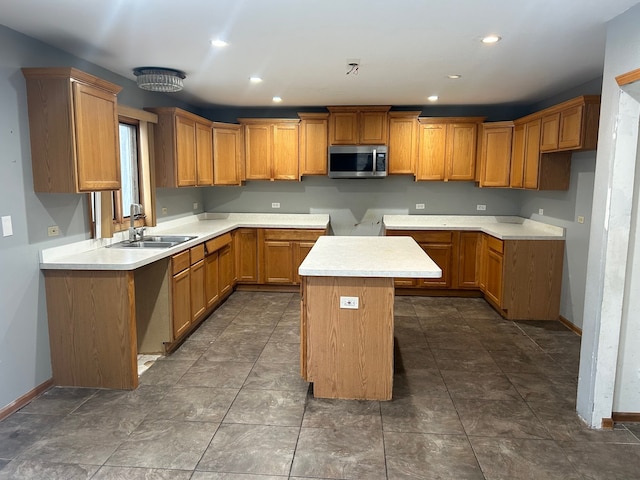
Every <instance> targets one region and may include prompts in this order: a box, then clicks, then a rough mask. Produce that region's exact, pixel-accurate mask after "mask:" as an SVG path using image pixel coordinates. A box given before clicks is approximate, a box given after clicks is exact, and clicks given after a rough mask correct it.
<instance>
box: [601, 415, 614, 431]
mask: <svg viewBox="0 0 640 480" xmlns="http://www.w3.org/2000/svg"><path fill="white" fill-rule="evenodd" d="M600 425H601V427H602V429H603V430H613V418H603V419H602V423H601V424H600Z"/></svg>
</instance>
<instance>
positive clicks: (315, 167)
mask: <svg viewBox="0 0 640 480" xmlns="http://www.w3.org/2000/svg"><path fill="white" fill-rule="evenodd" d="M299 116H300V118H301V119H302V121H301V122H300V137H299V138H300V176H302V175H326V174H327V163H328V153H327V152H328V148H327V147H328V144H327V142H328V138H327V136H328V130H329V122H328V115H327V114H303V113H300V114H299Z"/></svg>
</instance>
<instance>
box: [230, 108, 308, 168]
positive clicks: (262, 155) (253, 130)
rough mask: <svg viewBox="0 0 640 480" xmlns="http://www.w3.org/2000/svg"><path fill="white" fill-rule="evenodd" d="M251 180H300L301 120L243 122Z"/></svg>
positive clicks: (246, 119) (243, 120)
mask: <svg viewBox="0 0 640 480" xmlns="http://www.w3.org/2000/svg"><path fill="white" fill-rule="evenodd" d="M239 120H240V123H241V124H242V125H243V126H244V140H245V176H246V179H247V180H299V176H298V163H299V157H300V155H299V150H298V136H299V128H300V125H299V124H300V120H283V119H258V118H244V119H243V118H241V119H239Z"/></svg>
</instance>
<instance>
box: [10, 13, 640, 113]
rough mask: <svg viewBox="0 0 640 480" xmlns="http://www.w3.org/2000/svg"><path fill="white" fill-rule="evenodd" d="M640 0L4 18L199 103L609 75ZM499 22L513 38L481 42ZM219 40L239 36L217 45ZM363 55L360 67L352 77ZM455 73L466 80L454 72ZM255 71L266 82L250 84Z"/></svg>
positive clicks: (332, 98)
mask: <svg viewBox="0 0 640 480" xmlns="http://www.w3.org/2000/svg"><path fill="white" fill-rule="evenodd" d="M637 3H640V2H639V0H482V1H481V0H171V1H170V0H102V1H100V0H4V1H2V2H0V23H1V24H4V25H6V26H7V27H9V28H11V29H14V30H17V31H19V32H22V33H24V34H26V35H29V36H31V37H34V38H37V39H39V40H42V41H44V42H46V43H49V44H51V45H54V46H56V47H59V48H61V49H63V50H66V51H68V52H70V53H72V54H74V55H76V56H78V57H81V58H83V59H86V60H88V61H90V62H92V63H95V64H97V65H100V66H102V67H105V68H107V69H108V70H111V71H113V72H115V73H118V74H120V75H123V76H125V77H127V78H131V79H134V78H135V77H134V75H133V72H132V70H133V68H134V67H139V66H147V65H153V66H164V67H171V68H177V69H180V70H183V71H184V72H186V74H187V78H186V80H185V91H184V92H182V93H181V94H178V95H180V96H181V98H183V99H188V100H191V101H193V102H197V103H201V104H205V105H207V104H224V105H238V106H249V105H250V106H268V105H272V97H273V96H275V95H278V96H281V97H282V99H283V102H282V104H281V105H282V106H286V105H291V106H314V105H349V104H352V105H366V104H376V105H397V106H399V105H424V104H426V103H428V101H427V97H428V96H429V95H432V94H436V95H439V97H440V98H439V100H438V103H439V104H441V105H463V104H466V105H472V104H484V105H488V104H502V103H533V102H536V101H540V100H543V99H545V98H548V97H550V96H552V95H554V94H557V93H560V92H562V91H563V90H566V89H568V88H571V87H575V86H578V85H580V84H582V83H584V82H587V81H589V80H593V79H594V78H597V77H599V76H600V75H601V74H602V67H603V61H604V48H605V32H606V23H607V22H608V21H609V20H611V19H612V18H614V17H616V16H617V15H619V14H621V13H623V12H624V11H626V10H627V9H628V8H630V7H632V6H633V5H635V4H637ZM489 33H496V34H498V35H500V36H501V37H502V41H501V42H499V43H497V44H495V45H490V46H488V45H484V44H482V43H481V42H480V38H481V37H483V36H484V35H486V34H489ZM212 38H222V39H224V40H226V41H228V42H229V45H228V46H227V47H225V48H223V49H215V48H213V47H211V45H210V43H209V42H210V40H211V39H212ZM354 59H358V60H359V62H360V68H359V71H358V74H357V75H353V74H351V75H346V72H347V70H348V68H347V63H348V61H350V60H354ZM449 74H461V75H462V78H460V79H458V80H450V79H448V78H447V75H449ZM253 75H258V76H260V77H262V78H263V79H264V81H263V82H262V83H261V84H258V85H253V84H250V83H249V80H248V79H249V77H250V76H253Z"/></svg>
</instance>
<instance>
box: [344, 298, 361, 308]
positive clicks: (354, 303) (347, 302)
mask: <svg viewBox="0 0 640 480" xmlns="http://www.w3.org/2000/svg"><path fill="white" fill-rule="evenodd" d="M340 308H348V309H351V310H357V309H358V297H340Z"/></svg>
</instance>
